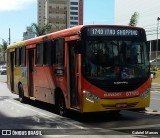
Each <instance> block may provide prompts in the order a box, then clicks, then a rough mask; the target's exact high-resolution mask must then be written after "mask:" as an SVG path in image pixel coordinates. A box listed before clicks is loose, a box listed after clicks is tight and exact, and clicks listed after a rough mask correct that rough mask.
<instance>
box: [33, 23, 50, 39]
mask: <svg viewBox="0 0 160 138" xmlns="http://www.w3.org/2000/svg"><path fill="white" fill-rule="evenodd" d="M31 27H32V31H33V32H34V33H35V34H36V36H41V35H45V34H47V32H49V31H50V29H51V25H50V24H46V25H44V26H40V25H37V24H36V23H32V25H31Z"/></svg>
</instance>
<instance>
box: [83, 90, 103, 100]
mask: <svg viewBox="0 0 160 138" xmlns="http://www.w3.org/2000/svg"><path fill="white" fill-rule="evenodd" d="M83 93H84V94H85V96H86V99H87V100H89V101H90V102H98V101H99V100H100V98H99V97H98V96H96V95H95V94H93V93H91V92H89V91H83Z"/></svg>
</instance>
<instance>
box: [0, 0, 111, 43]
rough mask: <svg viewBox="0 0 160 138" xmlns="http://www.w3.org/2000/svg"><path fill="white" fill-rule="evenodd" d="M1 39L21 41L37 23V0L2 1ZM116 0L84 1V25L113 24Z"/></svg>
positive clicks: (0, 10)
mask: <svg viewBox="0 0 160 138" xmlns="http://www.w3.org/2000/svg"><path fill="white" fill-rule="evenodd" d="M0 3H1V4H0V39H1V40H2V39H4V40H6V41H8V39H9V28H10V32H11V43H14V42H18V41H21V40H22V39H23V32H25V31H26V27H27V26H30V25H31V24H32V23H37V0H0ZM113 23H114V0H84V24H113ZM1 40H0V43H1Z"/></svg>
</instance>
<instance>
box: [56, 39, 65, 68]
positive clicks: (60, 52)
mask: <svg viewBox="0 0 160 138" xmlns="http://www.w3.org/2000/svg"><path fill="white" fill-rule="evenodd" d="M54 44H55V48H56V49H55V50H56V51H55V52H56V53H55V54H56V59H55V64H57V65H63V64H64V39H63V38H61V39H58V40H55V42H54Z"/></svg>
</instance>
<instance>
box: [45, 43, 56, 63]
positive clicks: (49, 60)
mask: <svg viewBox="0 0 160 138" xmlns="http://www.w3.org/2000/svg"><path fill="white" fill-rule="evenodd" d="M52 49H53V46H52V41H47V42H45V43H44V64H45V65H52V64H53V58H52V57H53V55H54V53H53V50H52Z"/></svg>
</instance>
